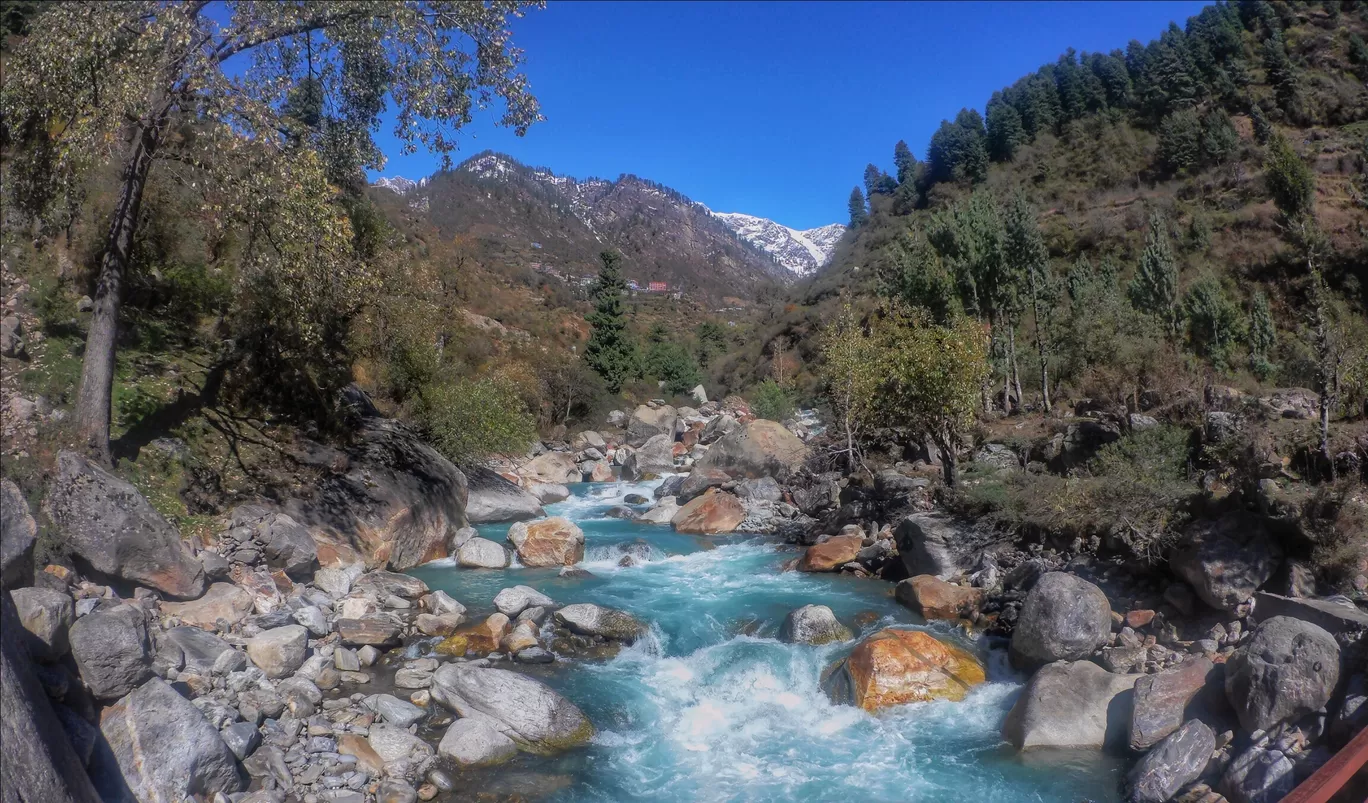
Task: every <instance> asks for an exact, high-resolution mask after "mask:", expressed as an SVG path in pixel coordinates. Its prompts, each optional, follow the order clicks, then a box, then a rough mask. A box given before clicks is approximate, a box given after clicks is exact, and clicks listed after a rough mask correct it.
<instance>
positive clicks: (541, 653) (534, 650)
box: [513, 647, 556, 664]
mask: <svg viewBox="0 0 1368 803" xmlns="http://www.w3.org/2000/svg"><path fill="white" fill-rule="evenodd" d="M513 660H514V661H517V662H518V663H520V664H549V663H552V662H554V661H555V660H556V656H554V655H552V654H551V653H549V652H547V651H546V650H544V649H542V648H541V647H528V648H527V649H525V650H518V651H517V652H516V653H514V654H513Z"/></svg>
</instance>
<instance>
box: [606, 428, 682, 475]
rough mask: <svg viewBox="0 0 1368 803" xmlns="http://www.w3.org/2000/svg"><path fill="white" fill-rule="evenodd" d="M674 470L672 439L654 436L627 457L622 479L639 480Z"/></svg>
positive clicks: (666, 436)
mask: <svg viewBox="0 0 1368 803" xmlns="http://www.w3.org/2000/svg"><path fill="white" fill-rule="evenodd" d="M674 470H675V468H674V438H673V437H672V436H670V435H655V436H653V437H651V439H650V440H648V441H646V442H645V443H643V444H642V445H641V446H640V447H638V448H637V449H635V450H633V451H632V453H631V454H629V455H627V459H626V460H624V461H623V463H622V478H623V479H624V480H640V479H645V478H647V477H650V476H659V475H661V474H669V473H670V472H672V471H674ZM610 479H611V477H610Z"/></svg>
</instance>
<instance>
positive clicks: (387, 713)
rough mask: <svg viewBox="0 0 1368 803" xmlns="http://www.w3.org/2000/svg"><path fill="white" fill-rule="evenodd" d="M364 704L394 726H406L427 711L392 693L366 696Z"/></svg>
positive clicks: (420, 717) (424, 714)
mask: <svg viewBox="0 0 1368 803" xmlns="http://www.w3.org/2000/svg"><path fill="white" fill-rule="evenodd" d="M366 705H367V707H369V708H370V709H371V710H372V711H374V712H375V713H377V714H379V715H380V718H381V719H383V720H385V721H386V722H388V723H389V724H391V725H393V726H394V727H396V728H408V726H410V725H412V724H414V723H416V722H417V721H418V720H420V719H422V718H423V717H424V716H426V715H427V712H426V711H424V710H423V709H421V708H419V707H418V706H416V705H414V704H413V703H410V702H406V701H404V700H400V699H399V698H398V697H395V696H394V695H392V694H377V695H374V696H373V697H367V698H366Z"/></svg>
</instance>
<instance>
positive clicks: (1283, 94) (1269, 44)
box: [1263, 33, 1299, 114]
mask: <svg viewBox="0 0 1368 803" xmlns="http://www.w3.org/2000/svg"><path fill="white" fill-rule="evenodd" d="M1263 64H1264V70H1265V71H1266V72H1267V73H1268V82H1269V83H1270V84H1272V85H1273V89H1274V94H1275V95H1276V97H1277V99H1278V107H1279V108H1280V109H1282V110H1283V112H1284V113H1287V114H1291V113H1293V112H1294V111H1295V110H1296V108H1297V103H1298V96H1299V86H1298V82H1297V73H1296V69H1295V68H1294V67H1293V66H1292V59H1291V58H1289V57H1288V55H1287V46H1286V44H1284V42H1283V37H1282V34H1281V33H1275V34H1273V35H1272V36H1270V37H1269V38H1267V39H1265V40H1264V43H1263Z"/></svg>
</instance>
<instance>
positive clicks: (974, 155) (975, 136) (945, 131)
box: [926, 109, 988, 183]
mask: <svg viewBox="0 0 1368 803" xmlns="http://www.w3.org/2000/svg"><path fill="white" fill-rule="evenodd" d="M984 139H985V133H984V129H983V118H982V117H981V116H980V115H979V113H978V112H977V111H975V110H973V109H960V113H959V114H957V115H955V121H954V122H953V123H951V122H949V121H946V120H942V121H941V124H940V128H939V129H937V131H936V133H934V134H932V135H931V145H930V147H929V148H928V150H927V154H926V162H927V180H928V181H930V182H931V183H935V182H938V181H947V180H955V181H969V182H971V183H977V182H980V181H982V180H983V179H984V178H985V177H987V175H988V149H987V146H986V144H985V142H984Z"/></svg>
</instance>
